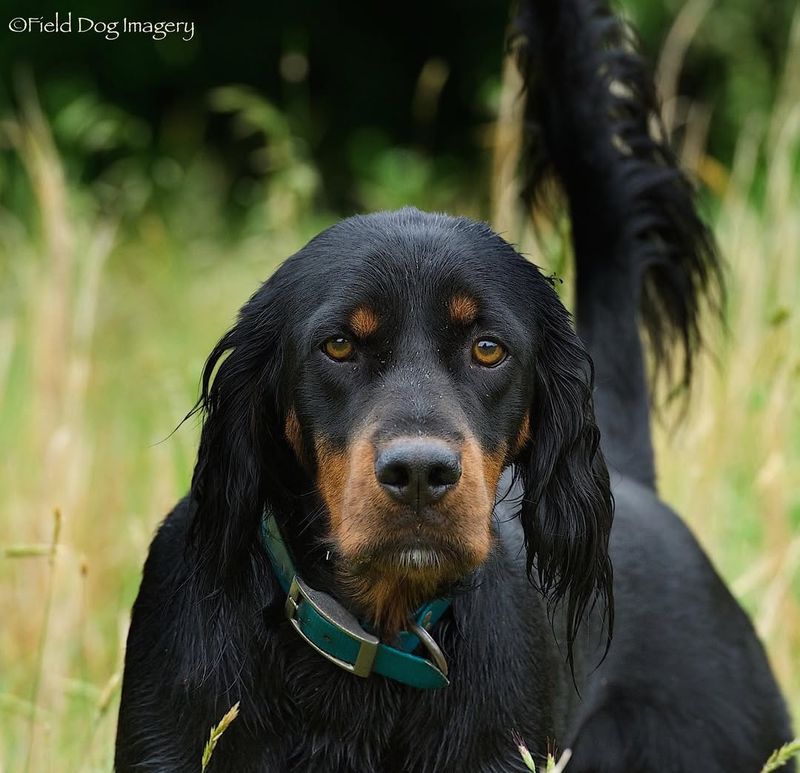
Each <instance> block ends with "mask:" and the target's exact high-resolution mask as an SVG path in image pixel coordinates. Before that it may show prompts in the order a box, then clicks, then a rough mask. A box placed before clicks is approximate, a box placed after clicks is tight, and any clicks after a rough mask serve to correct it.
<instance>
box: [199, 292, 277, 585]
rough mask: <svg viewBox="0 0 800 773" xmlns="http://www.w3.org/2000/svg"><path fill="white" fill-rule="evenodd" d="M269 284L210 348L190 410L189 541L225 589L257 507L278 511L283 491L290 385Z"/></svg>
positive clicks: (252, 534) (250, 535)
mask: <svg viewBox="0 0 800 773" xmlns="http://www.w3.org/2000/svg"><path fill="white" fill-rule="evenodd" d="M274 284H275V282H274V280H270V281H269V282H267V283H265V284H264V285H263V286H262V287H261V288H260V289H259V290H258V292H256V294H255V295H254V296H253V297H252V298H251V299H250V301H249V302H248V303H247V304H246V305H245V306H244V307H243V308H242V310H241V312H240V313H239V318H238V320H237V322H236V325H235V326H234V327H233V328H232V329H231V330H230V331H229V332H228V333H227V334H226V335H225V336H224V337H223V338H222V340H221V341H220V342H219V343H218V344H217V345H216V346H215V347H214V350H213V351H212V352H211V354H210V355H209V357H208V360H207V362H206V365H205V368H204V370H203V378H202V391H201V396H200V399H199V401H198V404H197V406H196V408H195V410H196V411H201V412H202V414H203V416H204V423H203V430H202V434H201V438H200V448H199V451H198V456H197V464H196V466H195V470H194V475H193V477H192V487H191V494H192V498H193V500H194V502H195V503H196V511H195V514H194V518H193V521H192V530H191V538H192V543H193V545H194V546H195V549H196V550H197V554H198V558H199V561H200V566H201V567H203V568H205V569H207V570H208V572H209V573H210V574H211V575H213V576H214V577H217V578H219V580H220V581H221V582H222V584H223V586H224V585H226V584H230V583H233V582H235V580H236V578H237V575H238V574H239V573H240V572H241V571H243V570H244V569H245V568H246V567H247V566H248V565H249V563H250V558H251V555H250V554H251V552H252V551H253V550H254V548H255V546H256V545H257V544H258V539H257V535H258V529H259V525H260V519H261V514H262V509H263V506H264V504H265V503H270V504H272V505H273V506H279V503H277V502H276V501H275V500H276V499H277V500H279V499H280V498H281V491H282V490H283V484H282V470H283V469H284V467H285V463H284V459H283V457H284V456H285V455H286V443H285V440H284V439H283V434H282V430H281V427H282V423H281V421H282V418H281V417H282V416H284V415H285V410H284V406H285V404H286V395H285V394H282V393H281V387H280V385H281V384H282V383H285V382H286V381H287V380H288V379H286V378H280V377H279V376H280V372H281V370H282V368H283V366H284V365H285V362H284V358H285V345H284V341H283V332H282V331H283V330H284V328H285V323H284V317H285V315H286V311H285V304H282V303H279V302H276V299H275V296H276V295H278V293H277V292H276V290H275V289H274V287H273V285H274ZM225 355H227V356H225ZM215 370H216V374H215ZM284 388H286V387H284Z"/></svg>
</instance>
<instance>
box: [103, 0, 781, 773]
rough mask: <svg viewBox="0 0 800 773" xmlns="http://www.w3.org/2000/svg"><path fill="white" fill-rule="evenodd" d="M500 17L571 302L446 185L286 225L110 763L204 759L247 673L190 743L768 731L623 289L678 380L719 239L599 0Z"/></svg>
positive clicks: (564, 743)
mask: <svg viewBox="0 0 800 773" xmlns="http://www.w3.org/2000/svg"><path fill="white" fill-rule="evenodd" d="M516 25H517V31H518V36H519V37H518V40H519V41H520V43H519V45H520V48H519V62H520V67H521V71H522V73H523V75H524V78H525V82H526V87H527V90H526V112H525V116H526V120H525V127H526V132H527V137H528V141H527V147H528V151H527V154H526V155H527V158H528V161H529V163H528V165H527V166H528V176H527V179H528V181H529V185H528V186H527V190H528V194H529V196H530V197H531V201H533V199H534V198H535V197H536V195H537V192H538V191H540V189H541V188H542V181H543V180H544V179H545V178H546V177H549V176H550V175H552V174H554V175H555V177H556V178H557V179H558V181H559V182H560V184H561V187H562V188H563V190H564V191H565V193H566V197H567V201H568V204H569V212H570V216H571V222H572V236H573V241H574V253H575V258H576V264H577V270H576V276H577V282H576V299H577V300H576V303H577V333H576V331H575V330H574V328H573V327H572V324H571V319H570V316H569V314H568V313H567V311H566V310H565V308H564V306H563V305H562V304H561V302H560V300H559V298H558V296H557V294H556V292H555V290H554V287H553V281H552V279H548V278H547V277H545V276H543V275H542V274H541V273H540V272H539V270H538V269H537V268H536V267H535V266H534V265H533V264H532V263H530V262H529V261H528V260H526V259H525V258H523V257H522V256H521V255H520V254H519V253H518V252H517V251H516V250H515V249H514V248H513V247H512V246H511V245H509V244H508V243H507V242H505V241H504V240H503V239H502V238H501V237H500V236H498V235H497V234H495V233H493V232H492V231H491V230H490V229H489V228H488V227H487V226H486V225H484V224H481V223H476V222H473V221H471V220H467V219H465V218H457V217H449V216H446V215H440V214H426V213H423V212H419V211H417V210H414V209H403V210H401V211H399V212H388V213H387V212H384V213H378V214H373V215H366V216H357V217H352V218H349V219H347V220H344V221H343V222H340V223H339V224H337V225H335V226H333V227H332V228H329V229H328V230H326V231H324V232H323V233H322V234H320V235H319V236H317V237H316V238H315V239H313V240H312V241H311V242H310V243H309V244H308V245H307V246H306V247H304V248H303V249H302V250H300V252H298V253H297V254H296V255H294V256H292V257H291V258H289V259H288V260H287V261H286V262H285V263H284V264H283V265H282V266H281V267H280V268H279V269H278V270H277V271H276V272H275V273H274V275H273V276H272V277H271V278H270V279H269V280H268V281H266V282H265V283H264V284H263V285H262V286H261V287H260V288H259V289H258V290H257V291H256V293H255V294H254V295H253V297H252V298H251V299H250V300H249V301H248V302H247V303H246V304H245V305H244V307H243V308H242V309H241V312H240V313H239V317H238V321H237V322H236V324H235V326H234V327H233V328H232V329H231V330H230V331H229V332H228V333H227V334H226V335H225V336H224V337H223V338H222V340H221V341H220V342H219V344H217V346H216V348H215V349H214V350H213V352H212V353H211V355H210V357H209V359H208V362H207V364H206V366H205V371H204V374H203V381H202V397H201V400H200V403H199V407H200V408H202V410H203V412H204V416H205V422H204V425H203V430H202V437H201V440H200V449H199V453H198V461H197V466H196V468H195V471H194V476H193V479H192V485H191V491H190V493H189V495H188V496H187V497H186V498H185V499H183V500H182V501H181V502H180V503H179V504H178V505H177V506H176V508H175V509H174V510H173V512H172V513H171V514H170V515H169V516H168V517H167V518H166V520H165V521H164V522H163V524H162V525H161V527H160V528H159V530H158V533H157V535H156V537H155V539H154V541H153V544H152V546H151V548H150V554H149V556H148V558H147V562H146V564H145V567H144V576H143V579H142V584H141V589H140V591H139V596H138V598H137V600H136V603H135V605H134V608H133V618H132V621H131V628H130V635H129V637H128V649H127V655H126V661H125V675H124V683H123V688H122V701H121V707H120V714H119V727H118V735H117V748H116V768H117V770H118V771H119V772H120V773H124V772H127V771H196V770H199V768H200V760H201V756H202V752H203V746H204V742H205V741H206V739H207V737H208V734H209V730H210V728H211V727H212V726H213V725H215V724H216V723H217V722H218V721H219V719H220V718H221V717H222V716H223V715H224V714H225V712H226V711H227V710H228V709H229V708H230V707H231V706H232V705H233V704H235V703H237V702H239V704H240V713H239V716H238V718H237V719H235V720H234V721H233V723H232V724H231V725H230V727H229V728H228V729H227V730H226V732H225V733H224V734H223V735H222V737H221V739H220V741H219V744H218V746H217V748H216V750H215V751H214V753H213V756H212V758H211V763H210V765H209V768H208V770H209V771H237V772H238V773H246V772H247V771H312V770H313V771H359V772H360V773H366V772H367V771H416V772H418V773H422V772H423V771H512V770H525V765H524V763H523V760H522V759H521V757H520V754H519V752H518V749H517V746H516V743H515V741H514V738H515V735H517V736H519V737H520V738H522V739H523V740H524V742H525V744H526V745H527V747H528V748H529V749H530V751H531V753H532V755H533V757H534V759H536V760H537V761H538V762H541V761H543V760H544V757H545V755H546V754H547V752H548V751H549V750H554V749H565V748H567V747H569V748H570V749H571V750H572V758H571V761H570V763H569V765H568V768H567V770H568V771H569V772H570V773H580V772H582V771H587V772H588V771H594V772H595V773H597V772H600V771H616V772H624V773H632V772H633V773H635V772H636V771H659V773H664V771H690V770H691V771H696V770H702V771H704V772H705V773H708V772H709V771H720V772H722V771H724V772H725V773H733V772H734V771H742V772H744V771H747V772H748V773H750V772H751V771H757V770H759V769H760V767H761V765H762V764H763V763H764V761H765V760H766V758H767V757H768V756H769V754H770V752H771V751H772V750H773V749H774V748H776V747H777V746H779V745H780V744H782V743H783V742H785V741H787V740H788V739H789V737H790V726H789V720H788V717H787V712H786V708H785V706H784V702H783V699H782V697H781V694H780V691H779V689H778V687H777V686H776V683H775V680H774V678H773V676H772V674H771V672H770V668H769V665H768V663H767V659H766V657H765V654H764V651H763V649H762V646H761V644H760V643H759V641H758V639H757V637H756V635H755V633H754V631H753V628H752V626H751V624H750V622H749V621H748V619H747V617H746V616H745V614H744V612H743V611H742V610H741V608H740V607H739V606H738V604H737V603H736V601H735V600H734V599H733V598H732V596H731V594H730V593H729V592H728V590H726V588H725V586H724V585H723V583H722V581H721V580H720V578H719V576H718V575H717V573H716V572H715V571H714V569H713V567H712V566H711V564H710V563H709V561H708V559H707V558H706V557H705V556H704V554H703V552H702V550H701V549H700V547H699V546H698V545H697V543H696V542H695V540H694V538H693V537H692V535H691V534H690V533H689V531H688V530H687V529H686V527H685V526H684V525H683V523H682V522H681V521H680V519H679V518H678V517H677V516H676V515H675V514H674V513H673V512H671V511H670V510H669V509H668V508H667V507H666V506H665V505H664V504H663V503H662V502H661V501H660V500H659V499H658V496H657V494H656V491H655V471H654V463H653V451H652V446H651V440H650V430H649V396H648V395H649V393H648V386H647V383H646V376H645V370H646V369H645V363H644V357H643V350H642V345H641V343H640V337H639V332H638V327H639V322H640V320H641V321H642V322H643V326H644V328H645V330H646V332H647V334H648V335H647V340H648V341H649V342H650V344H651V346H652V350H653V351H652V354H653V357H654V358H655V360H656V362H660V363H662V364H665V363H666V362H667V360H668V358H669V357H670V348H671V344H673V343H675V344H677V345H678V347H679V348H680V350H681V351H682V353H683V360H684V366H685V369H684V373H685V378H686V379H687V380H688V377H689V374H690V372H691V364H692V353H693V351H695V349H696V346H697V344H698V342H699V338H700V336H699V330H698V315H699V308H700V306H701V305H702V301H703V298H704V296H705V295H706V294H707V292H710V291H711V289H712V288H713V287H714V286H715V285H718V284H719V281H718V278H719V274H720V267H719V262H718V259H717V257H716V254H715V250H714V247H713V243H712V239H711V237H710V235H709V233H708V231H707V230H706V228H705V227H704V225H703V224H702V223H701V221H700V220H699V218H698V216H697V214H696V212H695V208H694V203H693V194H692V189H691V187H690V185H689V183H688V182H687V180H686V178H685V177H684V176H683V175H682V173H681V172H680V171H679V170H678V169H677V167H676V164H675V160H674V157H673V155H672V154H671V152H670V150H669V149H668V147H667V146H666V144H665V142H664V141H663V139H661V138H660V137H659V136H657V135H655V134H654V133H653V132H652V131H651V122H652V120H653V117H654V114H655V97H654V89H653V85H652V82H651V79H650V77H649V75H648V72H647V69H646V67H645V65H644V64H643V62H642V60H641V59H640V57H639V56H638V55H637V54H636V52H635V50H634V49H633V48H632V47H631V45H630V40H629V35H628V33H627V31H626V28H625V26H624V25H623V23H622V22H620V21H619V20H618V19H617V18H616V17H614V16H613V15H612V13H611V12H610V10H609V9H608V7H607V5H606V2H605V0H528V2H527V3H526V4H524V5H523V6H522V7H521V8H520V9H519V12H518V14H517V19H516ZM601 438H602V439H601ZM687 464H689V465H691V459H687ZM612 513H613V514H614V523H613V528H612ZM612 566H613V575H612Z"/></svg>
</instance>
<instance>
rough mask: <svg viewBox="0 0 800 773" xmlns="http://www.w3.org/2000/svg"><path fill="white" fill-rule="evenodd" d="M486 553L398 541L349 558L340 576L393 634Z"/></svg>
mask: <svg viewBox="0 0 800 773" xmlns="http://www.w3.org/2000/svg"><path fill="white" fill-rule="evenodd" d="M484 558H485V557H483V556H476V555H471V554H469V553H467V552H466V551H463V550H459V549H458V548H457V547H454V546H452V545H448V544H436V543H430V542H427V541H425V542H423V541H416V542H415V541H411V542H409V541H399V542H398V543H396V544H385V545H381V546H376V547H374V548H372V549H370V550H366V551H361V552H360V553H359V554H358V555H357V556H352V557H351V558H350V559H349V560H348V559H345V560H344V561H343V567H342V569H343V576H342V577H341V581H342V585H343V587H344V588H345V590H346V593H347V595H348V597H349V598H350V600H351V601H352V602H353V604H354V606H355V607H356V609H357V610H358V611H359V612H360V613H361V614H362V615H363V616H365V617H367V618H368V619H369V620H370V621H372V623H373V624H374V625H375V626H376V628H377V629H378V630H379V631H380V633H381V634H382V635H383V636H385V637H391V636H393V635H394V634H396V633H397V632H398V631H400V630H402V629H404V628H406V626H407V624H408V622H409V619H410V617H411V615H412V613H413V612H414V610H415V609H417V608H418V607H419V606H420V605H421V604H423V603H424V602H426V601H430V600H431V599H433V598H436V597H438V596H440V595H442V594H445V593H447V592H448V591H449V590H450V589H452V588H453V587H454V586H456V585H458V584H459V583H461V582H463V581H464V580H465V578H466V577H468V576H469V575H470V573H471V572H472V571H474V570H475V569H476V568H477V567H478V566H479V565H480V564H481V563H482V562H483V560H484Z"/></svg>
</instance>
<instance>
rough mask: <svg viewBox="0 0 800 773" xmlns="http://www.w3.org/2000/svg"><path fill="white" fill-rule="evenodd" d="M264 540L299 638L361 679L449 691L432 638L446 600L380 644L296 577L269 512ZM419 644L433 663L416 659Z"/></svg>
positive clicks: (435, 602)
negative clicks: (382, 678)
mask: <svg viewBox="0 0 800 773" xmlns="http://www.w3.org/2000/svg"><path fill="white" fill-rule="evenodd" d="M261 538H262V542H263V545H264V549H265V550H266V552H267V556H269V560H270V563H271V565H272V569H273V571H274V572H275V576H276V577H277V578H278V582H279V583H280V586H281V588H282V589H283V591H284V592H285V593H286V594H287V598H286V604H285V611H286V617H287V618H288V620H289V622H290V623H291V624H292V626H293V627H294V629H295V630H296V631H297V632H298V633H299V634H300V636H301V637H302V638H303V639H304V640H305V641H306V642H307V643H308V644H309V645H310V646H311V647H312V648H313V649H315V650H316V651H317V652H318V653H319V654H320V655H322V656H323V657H324V658H327V659H328V660H330V661H331V662H332V663H335V664H336V665H337V666H339V668H343V669H344V670H345V671H349V672H350V673H352V674H355V675H356V676H362V677H367V676H369V675H370V674H380V675H382V676H385V677H388V678H389V679H394V680H395V681H396V682H402V683H403V684H408V685H411V686H412V687H419V688H423V689H431V688H435V687H445V686H446V685H448V684H449V681H448V679H447V662H446V660H445V659H444V656H443V655H442V651H441V650H440V649H439V647H438V646H437V644H436V642H435V641H434V640H433V639H432V638H431V636H430V634H429V633H428V631H429V629H430V628H432V627H433V626H434V625H435V624H436V623H437V622H438V620H439V618H441V616H442V615H443V614H444V613H445V611H446V610H447V608H448V607H449V606H450V599H448V598H441V599H434V600H433V601H429V602H427V603H426V604H423V605H422V606H421V607H420V608H419V609H417V610H416V612H414V614H413V616H412V620H411V622H410V624H409V629H410V630H406V631H401V632H400V633H399V634H398V636H397V640H396V641H395V642H394V644H393V645H389V644H386V643H385V642H382V641H380V639H378V637H377V636H375V635H374V634H373V633H371V632H370V631H368V630H366V629H365V628H364V626H362V625H361V623H360V622H359V621H358V620H357V619H356V617H355V616H354V615H353V614H352V613H351V612H350V611H349V610H347V609H345V608H344V607H343V606H342V604H340V603H339V602H338V601H337V600H336V599H335V598H333V596H330V595H329V594H327V593H324V592H322V591H319V590H316V589H314V588H311V587H310V586H309V585H307V584H306V583H305V582H303V580H302V579H301V578H300V577H299V576H298V575H297V573H296V572H295V568H294V563H293V562H292V558H291V556H290V554H289V550H288V548H287V546H286V543H285V542H284V540H283V535H282V534H281V530H280V527H279V526H278V523H277V521H276V520H275V515H274V514H273V513H271V512H269V511H268V510H267V509H266V508H265V510H264V515H263V517H262V521H261ZM420 644H422V645H423V646H424V647H425V649H427V651H428V654H429V655H430V659H428V658H424V657H421V656H419V655H414V654H412V652H413V650H415V649H416V648H417V647H418V646H419V645H420Z"/></svg>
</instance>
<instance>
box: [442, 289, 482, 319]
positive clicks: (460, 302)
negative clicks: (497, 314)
mask: <svg viewBox="0 0 800 773" xmlns="http://www.w3.org/2000/svg"><path fill="white" fill-rule="evenodd" d="M447 309H448V311H449V312H450V319H452V320H453V322H456V323H457V324H459V325H471V324H472V323H473V322H474V321H475V318H476V317H477V316H478V302H477V301H476V300H475V299H474V298H472V297H471V296H469V295H466V294H465V293H458V294H457V295H454V296H453V297H452V298H451V299H450V302H449V303H448V304H447Z"/></svg>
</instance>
